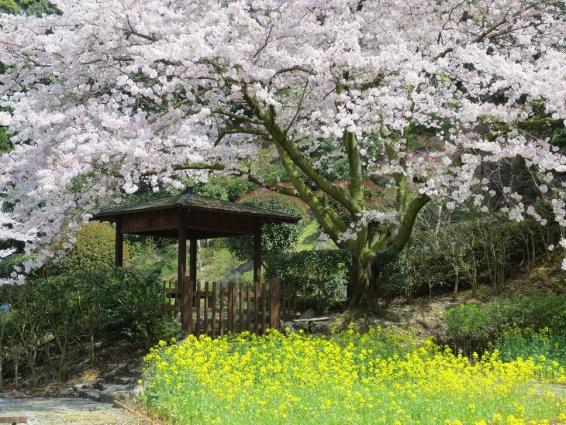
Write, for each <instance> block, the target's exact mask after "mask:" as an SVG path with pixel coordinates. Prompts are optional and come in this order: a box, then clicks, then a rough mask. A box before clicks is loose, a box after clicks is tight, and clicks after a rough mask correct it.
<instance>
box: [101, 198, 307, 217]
mask: <svg viewBox="0 0 566 425" xmlns="http://www.w3.org/2000/svg"><path fill="white" fill-rule="evenodd" d="M179 208H183V209H187V210H200V211H210V212H215V213H229V214H240V215H247V216H252V217H257V218H260V219H262V218H264V219H268V220H269V221H276V222H284V223H296V222H298V221H299V220H300V218H299V217H295V216H291V215H286V214H281V213H278V212H275V211H271V210H267V209H265V208H258V207H251V206H248V205H242V204H236V203H234V202H228V201H221V200H219V199H213V198H206V197H204V196H198V195H193V194H190V193H186V194H183V195H180V196H170V197H167V198H161V199H154V200H152V201H147V202H142V203H140V204H132V205H123V206H120V207H116V208H109V209H104V210H101V211H99V212H98V213H96V214H94V216H93V219H110V218H112V217H117V216H120V215H125V214H133V213H142V212H149V211H160V210H169V209H179Z"/></svg>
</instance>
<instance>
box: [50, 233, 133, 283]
mask: <svg viewBox="0 0 566 425" xmlns="http://www.w3.org/2000/svg"><path fill="white" fill-rule="evenodd" d="M74 237H75V238H76V243H75V245H74V247H73V248H72V249H71V250H70V251H69V252H67V253H66V254H65V255H63V256H62V257H61V258H60V259H58V260H57V261H55V262H54V263H53V265H52V267H48V269H49V271H50V274H57V273H64V272H67V271H73V270H97V269H101V268H104V269H107V270H108V269H111V268H112V267H114V243H115V238H116V233H115V231H114V229H113V228H112V226H110V225H109V224H107V223H100V222H92V223H88V224H85V225H84V226H82V227H81V228H80V230H79V231H78V232H77V233H76V234H75V235H74ZM129 259H130V255H129V244H127V243H124V264H128V262H129Z"/></svg>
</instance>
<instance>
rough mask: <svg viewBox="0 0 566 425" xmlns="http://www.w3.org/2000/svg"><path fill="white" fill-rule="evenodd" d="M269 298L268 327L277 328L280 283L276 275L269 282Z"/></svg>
mask: <svg viewBox="0 0 566 425" xmlns="http://www.w3.org/2000/svg"><path fill="white" fill-rule="evenodd" d="M270 295H271V297H270V298H271V299H270V300H269V301H270V303H269V304H270V306H269V313H270V314H269V327H270V328H272V329H279V319H280V311H279V309H280V307H281V304H280V302H281V284H280V282H279V278H278V277H277V276H276V277H275V278H274V279H273V281H272V282H271V294H270Z"/></svg>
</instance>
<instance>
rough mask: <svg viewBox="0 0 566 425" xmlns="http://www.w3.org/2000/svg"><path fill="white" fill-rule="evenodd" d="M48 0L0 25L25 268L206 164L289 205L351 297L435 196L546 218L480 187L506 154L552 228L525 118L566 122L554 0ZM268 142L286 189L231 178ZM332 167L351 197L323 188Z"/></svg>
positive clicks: (11, 169) (509, 191) (553, 182)
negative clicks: (495, 201)
mask: <svg viewBox="0 0 566 425" xmlns="http://www.w3.org/2000/svg"><path fill="white" fill-rule="evenodd" d="M54 3H55V5H56V6H57V8H58V9H59V10H60V11H61V14H60V15H52V16H45V17H41V18H35V17H24V16H2V17H1V18H0V26H1V31H2V37H1V38H0V62H3V63H5V64H9V67H8V68H7V71H6V72H5V73H4V74H3V75H1V77H0V82H1V84H2V85H1V86H0V95H1V96H2V97H1V100H0V102H1V103H0V106H2V107H4V108H9V112H2V113H0V125H3V126H8V127H9V131H10V132H11V134H12V142H13V144H14V149H13V151H12V152H11V153H9V154H5V155H3V156H2V157H0V170H1V171H0V189H1V191H2V203H3V211H4V212H3V213H2V215H0V227H1V228H2V230H0V237H2V238H13V239H16V240H20V241H24V242H25V243H26V247H27V249H28V250H35V251H38V252H40V255H38V256H37V257H36V258H37V259H36V260H35V262H34V263H32V262H30V263H28V264H26V265H25V267H24V269H25V270H21V272H22V273H24V272H26V271H28V270H29V269H31V268H33V267H35V266H37V265H39V264H41V262H42V261H44V260H45V258H46V257H48V256H49V255H53V253H51V252H50V251H49V246H51V244H52V242H53V241H54V240H56V239H57V238H59V237H60V235H61V234H62V230H63V229H73V228H76V226H78V225H79V224H80V223H81V222H82V221H84V220H87V219H88V218H89V213H91V212H92V211H93V210H95V209H96V208H97V206H99V205H102V204H104V203H108V202H112V201H116V200H118V199H119V198H120V197H121V196H122V195H123V194H124V193H133V192H136V191H137V190H138V188H139V187H140V184H141V183H146V184H149V185H151V187H153V188H154V189H155V190H162V189H163V190H168V189H171V188H181V187H182V186H183V182H184V181H186V179H187V177H188V176H191V177H193V178H195V177H196V178H199V177H202V178H206V175H207V174H208V173H209V172H210V171H215V172H220V173H226V174H235V175H240V176H241V175H244V176H247V177H248V178H249V179H250V180H252V181H254V182H256V183H258V184H265V185H269V186H271V187H272V188H273V189H275V190H279V191H281V192H284V193H289V192H292V193H293V194H294V195H296V196H299V197H301V198H302V199H303V200H304V201H305V202H306V203H307V204H308V205H309V207H310V209H311V210H312V212H313V213H314V215H315V216H316V218H317V220H318V221H319V223H320V225H321V226H322V227H323V229H324V231H325V232H326V233H327V234H328V236H329V237H330V238H332V239H333V240H334V242H335V243H336V244H337V245H338V246H339V247H340V248H342V249H344V250H347V251H348V252H349V253H350V254H351V257H352V266H351V270H350V276H351V282H350V286H349V297H350V302H351V303H352V305H361V304H364V303H366V302H368V300H370V299H371V298H372V295H373V294H374V288H375V287H376V283H375V281H376V278H377V276H378V275H379V269H380V267H381V265H380V264H379V258H380V253H384V252H387V253H393V254H395V253H398V252H400V251H401V250H402V249H403V247H404V246H405V245H406V244H407V242H408V241H409V239H410V235H411V231H412V228H413V224H414V222H415V220H416V218H417V216H418V214H419V211H421V209H422V208H423V207H424V206H425V205H426V204H427V203H428V202H430V201H431V200H434V201H435V202H442V203H445V204H446V206H447V207H448V208H455V207H456V206H457V205H459V204H463V203H466V202H473V203H475V204H476V205H477V206H478V207H479V208H483V209H484V210H487V209H488V205H490V202H489V201H490V199H491V198H493V197H495V196H499V197H503V198H505V200H506V206H505V208H504V209H503V211H504V212H505V213H507V214H508V215H509V217H510V218H511V219H513V220H522V219H523V217H525V216H526V215H531V216H534V217H538V218H539V220H541V221H542V220H544V218H543V217H542V215H541V213H540V212H539V211H537V206H536V204H532V203H529V202H527V201H526V199H524V197H523V194H521V193H519V192H518V191H516V190H515V188H514V187H513V185H512V184H509V185H508V186H505V187H504V190H503V191H501V193H499V192H498V191H496V190H495V189H494V188H493V187H491V186H490V178H489V175H485V170H486V169H493V168H489V167H487V168H486V167H485V166H486V165H489V164H492V165H493V164H498V163H500V162H501V161H505V160H511V159H516V158H521V159H522V160H523V161H524V163H525V167H526V168H527V169H528V170H529V172H530V173H531V175H532V176H533V179H534V182H535V184H536V187H537V190H538V191H539V192H540V197H542V198H544V199H545V202H546V203H547V204H550V205H551V206H552V208H553V212H554V220H556V221H557V222H558V223H559V224H560V225H562V226H564V225H566V216H565V214H566V196H565V194H564V187H563V185H562V183H561V179H560V175H561V174H563V173H564V172H565V171H566V159H565V157H564V155H563V154H562V153H561V152H560V151H557V150H556V149H555V148H553V146H552V144H551V143H550V142H549V140H548V139H544V138H540V137H538V136H537V135H536V134H532V133H531V132H530V131H528V127H525V126H523V125H522V124H524V123H525V122H528V121H529V120H532V119H537V120H543V121H544V120H548V121H550V120H552V121H554V122H559V123H560V125H564V120H565V119H566V103H565V99H566V67H565V63H566V55H565V50H564V49H565V43H564V40H565V39H566V22H565V17H564V2H563V1H546V0H542V1H536V2H535V1H527V0H443V1H438V0H412V1H405V0H373V1H370V0H365V1H364V0H288V1H282V0H255V1H254V0H239V1H225V0H206V1H205V0H202V1H201V0H193V1H189V0H170V1H163V0H144V1H139V0H137V1H136V0H84V1H80V2H76V1H70V0H61V1H54ZM525 128H527V129H525ZM328 146H330V147H331V149H330V150H329V149H328ZM265 147H269V148H271V149H273V150H275V151H276V153H277V156H278V160H279V161H280V162H281V164H282V166H283V167H284V169H285V171H286V173H287V176H288V180H289V182H291V183H292V188H290V187H289V186H288V185H278V184H271V185H270V184H268V183H267V182H264V181H263V180H262V179H261V176H257V175H254V174H253V173H251V172H250V170H249V169H246V168H244V167H243V166H242V164H244V163H245V162H246V161H245V160H246V159H250V158H254V157H256V156H257V155H258V151H259V149H261V148H265ZM323 148H324V149H323ZM329 152H330V153H329ZM339 156H343V157H344V158H346V159H347V163H348V173H349V176H348V185H347V186H346V187H344V186H343V185H337V184H335V182H334V181H332V180H331V179H330V178H328V175H329V170H328V169H327V166H328V164H329V163H331V161H328V160H329V159H332V158H336V157H339ZM369 178H372V179H373V180H374V181H380V182H382V185H383V190H388V191H390V190H394V191H396V194H397V196H396V204H395V207H394V208H393V209H388V210H376V209H374V208H372V207H371V206H370V205H369V204H368V202H367V200H366V198H365V197H364V190H363V187H364V181H365V180H366V179H369ZM340 211H345V212H346V214H341V213H340ZM71 243H72V241H69V244H71ZM562 246H563V247H566V240H562ZM14 277H15V278H17V274H16V275H14Z"/></svg>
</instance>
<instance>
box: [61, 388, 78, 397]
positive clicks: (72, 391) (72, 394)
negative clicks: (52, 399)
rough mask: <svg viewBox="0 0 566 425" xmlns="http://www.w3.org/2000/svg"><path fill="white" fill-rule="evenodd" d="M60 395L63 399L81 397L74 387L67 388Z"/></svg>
mask: <svg viewBox="0 0 566 425" xmlns="http://www.w3.org/2000/svg"><path fill="white" fill-rule="evenodd" d="M60 395H61V396H62V397H76V396H78V395H79V393H78V391H75V389H74V388H73V387H69V388H65V389H64V390H63V391H61V393H60Z"/></svg>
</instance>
